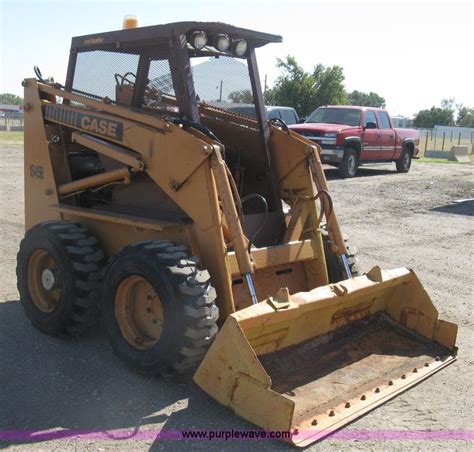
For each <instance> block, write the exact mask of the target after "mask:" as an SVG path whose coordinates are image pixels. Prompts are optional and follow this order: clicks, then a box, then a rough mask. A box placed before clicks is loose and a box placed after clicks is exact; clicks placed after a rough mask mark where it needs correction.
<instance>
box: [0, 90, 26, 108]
mask: <svg viewBox="0 0 474 452" xmlns="http://www.w3.org/2000/svg"><path fill="white" fill-rule="evenodd" d="M0 104H6V105H22V104H23V97H20V96H17V95H16V94H11V93H2V94H0Z"/></svg>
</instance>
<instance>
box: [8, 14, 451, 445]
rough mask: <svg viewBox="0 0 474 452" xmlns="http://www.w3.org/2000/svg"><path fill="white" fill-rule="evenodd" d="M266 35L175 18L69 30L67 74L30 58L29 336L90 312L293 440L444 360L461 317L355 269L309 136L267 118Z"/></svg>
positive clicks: (388, 278) (381, 274)
mask: <svg viewBox="0 0 474 452" xmlns="http://www.w3.org/2000/svg"><path fill="white" fill-rule="evenodd" d="M275 42H281V37H280V36H275V35H270V34H265V33H259V32H255V31H251V30H246V29H242V28H236V27H233V26H230V25H225V24H222V23H201V22H182V23H174V24H167V25H157V26H151V27H142V28H130V29H124V30H120V31H114V32H107V33H101V34H95V35H91V36H81V37H76V38H73V39H72V46H71V51H70V56H69V65H68V70H67V77H66V82H65V85H64V86H63V85H60V84H59V83H55V82H54V80H52V79H44V78H43V77H42V76H41V73H40V71H39V70H38V69H37V68H36V75H37V78H29V79H25V80H24V88H25V107H24V108H25V157H24V160H25V205H26V212H25V221H26V235H25V238H24V239H23V241H22V243H21V245H20V251H19V253H18V264H17V276H18V289H19V292H20V296H21V301H22V303H23V306H24V309H25V312H26V315H27V316H28V317H29V318H30V320H31V321H32V323H33V325H34V326H36V327H37V328H39V329H40V330H41V331H43V332H45V333H47V334H51V335H59V336H65V335H69V336H71V335H72V336H76V335H80V334H81V333H83V332H85V331H86V330H87V328H88V327H90V326H91V325H92V324H93V323H94V322H95V321H96V320H97V318H98V317H99V313H100V317H101V322H102V326H103V328H104V330H105V332H106V335H107V337H108V340H109V342H110V344H111V346H112V348H113V350H114V352H115V353H116V354H117V355H118V356H119V357H120V358H121V359H122V360H123V361H124V362H125V363H127V364H128V365H129V366H131V367H132V368H134V369H136V370H137V371H139V372H142V373H147V374H162V373H169V372H172V371H176V372H189V371H190V370H194V369H196V368H197V371H196V372H195V374H194V380H195V382H196V383H197V384H198V385H199V386H200V387H201V388H202V389H203V390H204V391H206V392H207V393H208V394H209V395H210V396H211V397H213V398H214V399H216V400H217V401H219V402H220V403H222V404H223V405H226V406H228V407H229V408H231V409H232V410H234V411H235V412H236V413H237V414H238V415H240V416H242V417H243V418H245V419H247V420H249V421H250V422H253V423H255V424H257V425H258V426H260V427H262V428H264V429H266V430H284V431H290V432H291V433H292V440H291V441H292V442H293V443H294V444H297V445H299V446H304V445H306V444H308V443H310V442H312V441H314V440H317V439H319V438H322V437H324V436H325V435H327V434H329V433H331V432H332V431H334V430H335V429H337V428H339V427H341V426H342V425H344V424H346V423H348V422H350V421H351V420H353V419H354V418H356V417H358V416H360V415H362V414H363V413H365V412H367V411H369V410H371V409H373V408H374V407H375V406H377V405H380V404H382V403H383V402H385V401H386V400H388V399H390V398H392V397H394V396H395V395H396V394H398V393H400V392H402V391H404V390H406V389H407V388H408V387H410V386H413V385H414V384H416V383H418V382H419V381H420V380H423V379H424V378H426V377H428V376H429V375H431V374H433V373H434V372H436V371H438V370H439V369H441V368H442V367H444V366H446V365H448V364H449V363H451V362H452V361H453V360H454V359H455V354H456V347H455V339H456V331H457V328H456V326H455V325H453V324H452V323H449V322H447V321H444V320H441V319H439V318H438V313H437V311H436V309H435V307H434V306H433V304H432V302H431V301H430V298H429V297H428V295H427V293H426V292H425V290H424V289H423V287H422V285H421V284H420V282H419V281H418V279H417V277H416V276H415V274H414V273H413V271H411V270H407V269H405V268H400V269H395V270H389V271H384V270H382V269H380V268H379V267H375V268H373V269H372V270H370V271H369V272H368V273H366V274H364V275H362V276H359V275H358V274H357V271H356V262H355V256H354V252H353V251H351V248H350V247H348V245H347V244H346V242H345V240H344V237H343V235H342V233H341V230H340V228H339V225H338V220H337V218H336V212H335V205H334V204H333V202H332V200H331V196H330V194H329V192H328V187H327V184H326V179H325V176H324V172H323V169H322V165H321V161H320V158H319V149H318V146H317V145H316V144H314V143H313V142H311V141H309V140H307V139H305V138H304V137H302V136H300V135H298V134H296V133H294V132H291V131H290V130H288V128H287V127H286V125H285V123H284V122H281V121H280V122H279V121H267V118H266V115H265V106H264V100H263V96H262V90H261V86H260V77H259V73H258V69H257V64H256V58H255V49H256V48H258V47H261V46H263V45H266V44H268V43H275ZM242 106H246V107H248V108H249V111H250V112H251V113H250V114H249V116H245V115H242V114H239V113H237V112H236V111H239V109H238V108H237V109H236V108H235V107H242ZM240 111H241V110H240Z"/></svg>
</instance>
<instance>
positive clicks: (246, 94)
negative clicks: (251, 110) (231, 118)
mask: <svg viewBox="0 0 474 452" xmlns="http://www.w3.org/2000/svg"><path fill="white" fill-rule="evenodd" d="M229 99H230V100H231V101H232V102H233V103H234V104H253V94H252V91H250V90H249V89H243V90H241V91H232V92H231V93H230V94H229Z"/></svg>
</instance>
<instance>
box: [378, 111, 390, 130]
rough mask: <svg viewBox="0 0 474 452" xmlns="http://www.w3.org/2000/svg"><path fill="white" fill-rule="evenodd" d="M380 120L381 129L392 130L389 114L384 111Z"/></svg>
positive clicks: (380, 112) (381, 112)
mask: <svg viewBox="0 0 474 452" xmlns="http://www.w3.org/2000/svg"><path fill="white" fill-rule="evenodd" d="M378 114H379V119H380V128H381V129H391V128H392V127H391V126H390V120H389V119H388V115H387V113H385V112H384V111H379V112H378Z"/></svg>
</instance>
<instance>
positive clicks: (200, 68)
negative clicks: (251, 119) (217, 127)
mask: <svg viewBox="0 0 474 452" xmlns="http://www.w3.org/2000/svg"><path fill="white" fill-rule="evenodd" d="M191 70H192V73H193V79H194V89H195V92H196V96H197V98H198V100H199V101H201V102H205V103H207V104H211V105H213V106H215V107H219V108H223V109H225V110H228V111H231V112H233V113H239V114H244V115H246V116H256V114H255V104H254V100H253V92H252V85H251V83H250V76H249V70H248V67H247V62H246V61H245V60H243V59H238V58H232V57H227V56H219V57H217V58H216V57H210V58H209V57H197V58H192V59H191Z"/></svg>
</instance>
